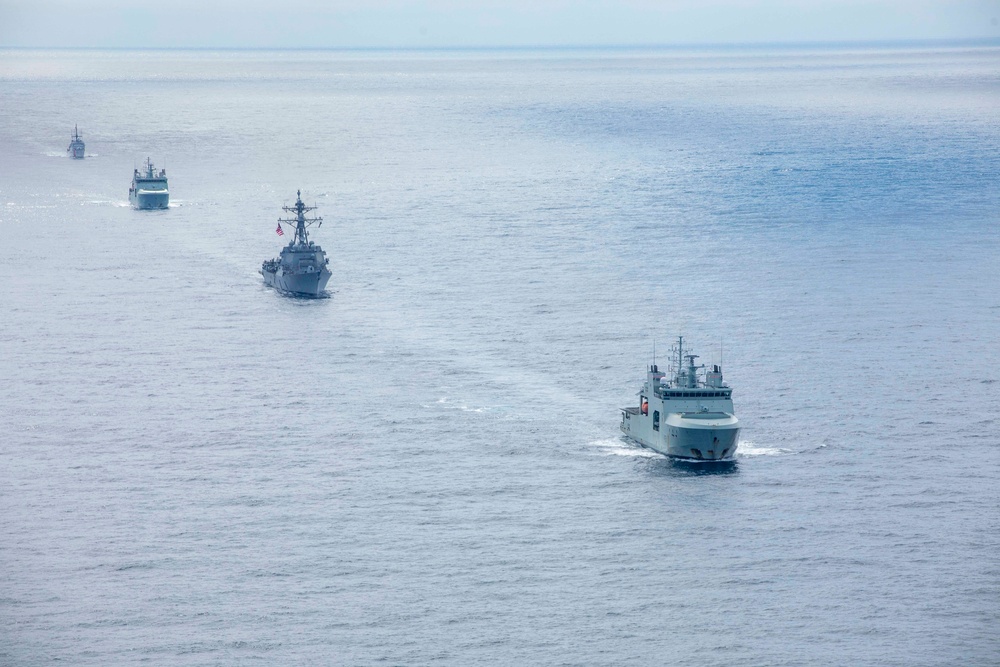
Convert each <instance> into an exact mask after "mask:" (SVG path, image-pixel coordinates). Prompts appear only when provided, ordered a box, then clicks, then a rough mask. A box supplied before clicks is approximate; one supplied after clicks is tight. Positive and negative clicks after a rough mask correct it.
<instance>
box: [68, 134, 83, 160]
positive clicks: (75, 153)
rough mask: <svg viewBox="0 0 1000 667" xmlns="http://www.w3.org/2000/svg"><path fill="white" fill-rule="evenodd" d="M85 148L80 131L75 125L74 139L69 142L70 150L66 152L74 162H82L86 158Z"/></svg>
mask: <svg viewBox="0 0 1000 667" xmlns="http://www.w3.org/2000/svg"><path fill="white" fill-rule="evenodd" d="M84 148H85V145H84V143H83V137H82V136H81V135H80V129H79V128H78V127H77V126H76V125H74V126H73V139H72V140H71V141H70V142H69V148H67V149H66V152H67V153H69V156H70V157H71V158H73V159H74V160H82V159H83V158H84Z"/></svg>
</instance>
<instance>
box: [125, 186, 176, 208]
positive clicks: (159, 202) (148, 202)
mask: <svg viewBox="0 0 1000 667" xmlns="http://www.w3.org/2000/svg"><path fill="white" fill-rule="evenodd" d="M129 202H131V204H132V208H135V209H136V210H139V211H148V210H151V209H163V208H167V207H168V206H169V205H170V195H169V194H168V193H167V192H155V191H143V190H139V191H138V192H135V191H133V192H132V194H130V195H129Z"/></svg>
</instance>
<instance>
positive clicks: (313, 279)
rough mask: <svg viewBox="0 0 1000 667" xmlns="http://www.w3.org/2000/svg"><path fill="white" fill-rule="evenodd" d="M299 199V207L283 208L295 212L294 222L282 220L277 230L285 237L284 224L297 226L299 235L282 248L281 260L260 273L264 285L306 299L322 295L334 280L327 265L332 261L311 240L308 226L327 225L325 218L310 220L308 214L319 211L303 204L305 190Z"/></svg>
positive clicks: (265, 264)
mask: <svg viewBox="0 0 1000 667" xmlns="http://www.w3.org/2000/svg"><path fill="white" fill-rule="evenodd" d="M296 194H297V198H296V200H295V206H282V207H281V208H282V210H284V211H288V212H289V213H294V214H295V217H294V218H293V219H291V220H287V219H280V218H279V219H278V228H277V230H275V231H277V232H278V234H279V235H281V236H283V235H284V231H282V229H281V223H283V222H284V223H287V224H294V225H295V235H294V236H293V237H292V239H291V240H290V241H289V242H288V245H286V246H285V247H284V248H282V249H281V257H279V258H278V259H269V260H267V261H266V262H264V263H263V264H262V265H261V267H260V274H261V275H262V276H264V282H265V283H266V284H268V285H270V286H271V287H276V288H278V289H280V290H282V291H284V292H288V293H290V294H298V295H303V296H318V295H319V294H320V293H321V292H322V291H323V290H324V289H326V283H327V281H328V280H330V275H331V274H330V269H329V268H328V267H327V265H328V264H329V263H330V260H329V259H327V258H326V254H324V252H323V249H322V248H320V247H319V246H318V245H316V244H315V243H313V242H312V241H310V240H309V235H308V233H307V232H306V227H310V226H312V225H314V224H315V225H316V226H317V227H318V226H320V225H322V224H323V218H318V217H317V218H307V217H305V214H306V213H307V212H309V211H315V210H316V207H315V206H306V205H305V204H303V203H302V191H301V190H299V191H298V192H297V193H296Z"/></svg>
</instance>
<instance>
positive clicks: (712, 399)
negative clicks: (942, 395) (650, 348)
mask: <svg viewBox="0 0 1000 667" xmlns="http://www.w3.org/2000/svg"><path fill="white" fill-rule="evenodd" d="M697 358H698V355H696V354H688V353H687V351H686V350H685V349H684V338H683V337H679V338H678V339H677V346H676V347H675V348H673V350H672V351H671V361H670V363H671V366H670V367H668V370H669V371H670V373H671V374H670V376H669V377H668V376H667V374H665V373H663V372H662V371H660V370H659V368H657V366H656V363H655V360H654V363H653V365H651V366H649V368H648V369H647V370H646V383H645V384H644V385H643V386H642V390H641V391H640V392H639V407H636V408H622V423H621V430H622V432H623V433H624V434H625V435H626V436H628V437H629V438H631V439H632V440H635V441H636V442H638V443H639V444H640V445H642V446H644V447H648V448H650V449H653V450H655V451H657V452H660V453H661V454H666V455H667V456H671V457H674V458H678V459H688V460H694V461H725V460H729V459H732V458H733V456H734V455H735V454H736V447H737V446H738V444H739V443H738V438H739V433H740V423H739V420H738V419H737V418H736V416H735V415H734V414H733V398H732V396H733V390H732V388H731V387H729V385H727V384H725V383H724V382H723V381H722V369H721V368H720V367H719V366H717V365H713V366H712V368H711V370H709V371H707V372H705V373H704V374H703V373H701V372H700V371H701V370H702V369H703V368H705V366H703V365H701V366H699V365H695V359H697Z"/></svg>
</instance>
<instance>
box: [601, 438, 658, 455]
mask: <svg viewBox="0 0 1000 667" xmlns="http://www.w3.org/2000/svg"><path fill="white" fill-rule="evenodd" d="M590 445H591V446H592V447H593V448H594V449H595V450H597V453H598V454H599V455H601V456H636V457H639V458H652V457H654V456H659V454H657V453H656V452H654V451H653V450H651V449H644V448H642V447H640V446H639V445H634V444H631V443H629V442H626V441H624V440H622V439H621V438H608V439H607V440H595V441H594V442H592V443H590Z"/></svg>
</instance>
